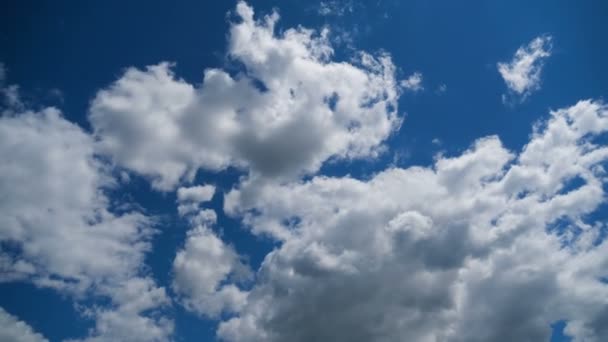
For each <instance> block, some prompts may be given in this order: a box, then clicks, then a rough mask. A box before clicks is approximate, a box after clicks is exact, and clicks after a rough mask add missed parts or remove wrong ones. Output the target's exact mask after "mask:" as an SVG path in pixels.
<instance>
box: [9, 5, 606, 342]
mask: <svg viewBox="0 0 608 342" xmlns="http://www.w3.org/2000/svg"><path fill="white" fill-rule="evenodd" d="M236 14H237V16H238V22H234V23H232V24H231V26H230V33H229V39H228V55H229V57H230V59H231V61H232V62H234V64H235V65H237V66H238V68H240V71H239V72H232V73H229V72H228V71H225V70H221V69H207V70H206V71H205V73H204V79H203V82H202V84H201V85H192V84H189V83H188V82H186V81H185V80H182V79H180V78H178V77H176V76H175V75H174V74H173V72H172V66H171V64H169V63H160V64H157V65H153V66H149V67H147V68H146V69H144V70H141V69H136V68H129V69H127V70H126V71H125V73H124V74H123V75H122V76H121V77H120V78H119V79H118V80H117V81H116V82H114V83H113V84H111V85H110V86H108V87H106V88H105V89H102V90H100V91H99V92H97V94H96V95H95V98H94V99H93V101H92V103H91V106H90V111H89V116H88V118H89V119H90V122H91V127H92V130H93V132H92V133H91V134H89V133H87V132H85V131H84V130H82V129H81V128H79V127H78V126H77V125H75V124H73V123H70V122H68V121H67V120H65V119H64V118H63V117H62V116H61V113H60V112H59V111H58V110H57V109H54V108H45V109H42V110H40V111H28V110H26V109H25V105H24V104H23V103H21V102H20V101H19V97H18V91H17V90H18V88H17V87H16V86H12V87H9V88H3V89H0V90H2V93H3V94H4V96H5V97H7V99H6V101H5V102H6V103H7V104H8V105H7V107H8V108H2V116H1V117H0V156H1V157H2V160H3V162H2V163H1V164H0V193H1V194H2V198H1V199H0V281H2V282H9V281H27V282H31V283H33V284H35V285H37V286H40V287H50V288H54V289H56V290H57V291H59V292H60V293H63V294H68V295H70V296H72V298H74V299H75V301H80V300H83V299H86V300H90V302H92V303H93V305H91V306H89V307H86V308H83V309H82V313H84V314H85V315H87V316H90V317H92V318H94V320H95V324H94V327H93V328H92V329H91V331H90V334H89V336H88V337H85V340H88V341H159V342H160V341H169V340H171V339H172V333H173V321H172V320H171V319H170V318H169V317H168V312H167V311H166V310H165V308H167V307H168V306H169V305H170V303H171V299H170V298H169V296H168V295H167V293H166V291H165V289H164V288H163V287H160V286H158V285H157V284H156V282H155V281H154V280H153V279H152V278H151V277H150V275H149V270H147V268H146V266H145V262H144V259H145V255H146V253H147V252H148V251H149V250H150V249H151V243H150V242H151V237H152V236H153V235H154V234H155V232H156V230H155V228H154V225H155V220H154V219H153V218H151V217H148V216H146V215H145V214H143V213H142V212H141V211H139V210H135V209H133V207H132V206H129V205H126V204H128V203H120V202H118V203H117V202H116V201H115V199H113V197H114V196H112V195H110V192H111V191H113V190H115V189H116V187H117V186H118V185H119V183H118V182H116V181H115V179H114V177H113V174H115V173H117V172H116V171H121V170H122V169H127V170H130V171H132V172H135V173H138V174H140V175H143V176H144V177H146V179H148V180H150V182H151V184H152V186H153V187H154V188H155V189H156V190H162V191H172V190H176V189H177V191H176V192H175V199H176V202H177V213H178V215H179V216H180V218H181V219H183V220H185V221H186V222H187V224H188V225H189V227H190V231H189V232H188V233H187V234H186V238H185V242H184V244H183V246H182V247H179V248H178V249H177V251H176V252H175V255H174V256H175V257H174V259H173V263H172V270H171V276H172V279H171V288H172V292H171V293H173V294H175V296H176V302H177V303H179V304H181V305H183V306H184V307H185V308H186V309H187V310H189V311H192V312H195V313H197V314H199V315H200V316H203V317H205V318H209V319H214V320H217V321H218V322H219V325H218V329H217V335H218V338H220V339H222V340H225V341H228V342H274V341H277V342H280V341H293V342H305V341H336V342H340V341H349V342H356V341H361V342H363V341H375V342H393V341H394V342H397V341H403V340H407V341H422V342H424V341H429V342H431V341H445V342H464V341H467V342H469V341H473V342H474V341H480V342H481V341H539V340H547V339H548V338H549V336H550V334H551V328H550V326H551V324H552V323H554V322H557V321H565V322H566V328H565V332H566V333H567V334H569V335H571V336H573V337H574V339H575V341H591V342H599V341H604V340H608V329H607V328H606V327H607V326H608V285H607V284H606V282H607V281H606V280H607V279H608V271H607V270H608V244H607V243H606V242H605V241H604V237H605V236H606V231H607V227H606V224H605V223H604V222H602V221H601V219H598V218H597V217H596V216H595V214H596V211H597V209H598V207H599V206H600V205H602V204H603V203H604V201H605V193H604V186H605V182H606V179H607V178H606V172H605V170H604V165H605V162H606V160H607V159H608V147H606V146H605V142H606V140H605V139H606V137H605V134H606V132H607V131H608V108H606V106H605V105H604V104H602V103H600V102H595V101H590V100H589V101H580V102H579V103H577V104H575V105H574V106H572V107H569V108H564V109H560V110H555V111H552V112H551V114H550V117H549V118H548V119H547V120H545V121H542V122H539V123H538V124H537V125H536V126H535V127H534V131H533V133H532V135H531V136H530V140H529V142H528V143H527V144H526V145H525V146H524V147H523V148H522V150H521V151H511V150H508V149H507V148H505V147H504V146H503V144H502V142H501V140H500V138H499V137H498V136H489V137H483V138H480V139H478V140H477V141H475V142H474V143H473V144H472V146H471V147H470V148H469V149H467V150H466V151H463V152H462V153H461V154H460V155H457V156H450V157H446V156H441V155H439V156H437V157H436V159H435V162H434V163H433V165H431V166H428V167H422V166H418V167H409V168H397V167H390V168H388V169H385V170H382V171H379V172H378V173H377V174H375V175H373V176H372V177H371V178H370V179H365V180H362V179H356V178H353V177H351V176H345V177H328V176H323V175H319V174H317V172H318V171H319V170H320V168H321V166H322V165H323V163H324V162H327V161H328V160H335V161H344V160H349V159H352V158H368V157H374V156H376V155H377V154H378V153H380V152H382V150H383V149H384V146H383V143H384V141H385V140H386V139H387V138H388V137H389V135H390V134H391V133H392V132H394V131H395V130H396V129H398V128H399V126H400V124H401V121H402V117H401V116H399V115H398V113H397V100H398V97H399V93H400V87H405V88H408V86H411V85H412V84H414V83H416V82H417V84H418V86H420V84H419V83H420V82H419V81H420V77H418V79H417V80H416V79H410V81H411V82H410V83H411V84H407V82H405V83H403V85H401V86H400V85H398V84H397V82H396V81H395V77H394V74H395V66H394V65H393V64H392V61H391V59H390V57H388V55H384V54H379V55H375V56H372V55H370V54H367V53H363V52H359V53H356V57H355V58H353V59H352V60H350V61H336V60H335V59H334V55H333V50H332V47H331V45H330V44H329V40H328V33H327V31H321V32H315V31H312V30H308V29H305V28H301V27H299V28H296V29H287V30H284V31H281V32H279V33H277V32H276V31H277V30H276V29H275V25H276V23H277V20H278V14H276V13H275V12H273V13H272V14H270V15H268V16H265V17H263V18H262V19H256V18H254V13H253V10H252V8H251V7H249V6H247V5H246V4H244V3H242V2H241V3H239V4H238V5H237V9H236ZM550 45H551V40H550V38H549V37H541V38H537V39H536V40H534V41H533V42H532V43H531V44H530V45H529V46H527V47H523V48H521V49H520V50H518V52H517V53H516V55H515V58H514V60H513V61H512V62H510V63H501V64H499V66H498V67H499V71H500V73H501V75H502V76H503V78H504V79H505V81H506V83H507V85H508V87H509V88H510V89H511V91H512V92H514V93H515V94H516V95H518V96H523V97H525V96H527V95H528V94H529V93H530V92H532V91H534V90H536V89H538V84H539V77H540V71H541V68H542V60H543V59H545V58H547V57H548V56H549V55H550V49H551V47H550ZM0 69H1V68H0ZM414 76H416V75H414ZM418 76H420V75H418ZM2 78H3V76H1V75H0V81H2ZM414 78H415V77H414ZM412 80H413V81H412ZM410 88H411V87H410ZM115 166H116V167H118V170H115V169H113V167H115ZM227 167H236V168H239V169H241V170H243V171H245V172H246V175H245V176H242V177H241V178H239V180H238V181H237V183H236V185H234V188H233V189H232V190H231V191H229V192H228V193H227V194H224V195H223V198H224V208H223V209H224V211H225V213H226V214H227V215H229V216H232V218H238V219H240V220H242V222H243V224H244V226H245V227H246V228H247V229H249V230H250V231H251V232H252V233H253V234H255V235H264V236H265V238H269V239H273V240H274V241H273V242H274V243H276V244H275V248H274V250H273V251H272V252H270V253H269V254H268V255H266V257H265V258H264V260H263V262H262V264H261V266H260V267H259V269H257V270H255V271H253V270H251V269H250V266H249V265H248V264H247V262H246V258H245V257H243V256H241V255H239V253H238V250H237V249H236V248H235V247H234V246H233V245H231V244H230V242H229V241H226V242H225V241H223V240H222V234H221V233H219V232H218V231H220V230H221V228H222V227H219V225H218V220H217V218H218V217H221V216H219V215H218V214H219V213H216V211H213V210H211V209H209V208H205V206H207V205H208V203H207V202H209V201H211V200H212V199H213V202H214V203H215V201H216V200H217V199H219V198H220V196H221V195H218V197H215V193H216V187H215V186H214V185H210V184H207V185H198V186H191V187H186V186H184V185H185V183H189V182H190V181H192V180H193V179H194V176H195V175H196V173H197V171H198V170H199V169H205V170H207V171H212V172H220V171H222V170H224V169H225V168H227ZM205 181H207V180H205ZM214 205H215V204H214ZM216 209H217V208H216ZM222 218H223V217H222ZM226 221H228V220H226ZM0 326H1V327H2V328H4V329H5V330H6V331H3V332H0V336H4V335H2V333H4V334H5V335H8V336H11V337H13V336H25V337H23V338H24V339H25V340H34V341H38V340H40V341H43V340H44V339H43V337H41V336H39V335H38V334H36V333H34V332H33V330H32V328H31V327H29V326H28V325H26V324H25V323H23V322H21V321H19V319H17V318H15V317H13V316H11V315H10V314H8V313H6V312H4V311H3V310H2V309H0ZM14 338H17V337H14Z"/></svg>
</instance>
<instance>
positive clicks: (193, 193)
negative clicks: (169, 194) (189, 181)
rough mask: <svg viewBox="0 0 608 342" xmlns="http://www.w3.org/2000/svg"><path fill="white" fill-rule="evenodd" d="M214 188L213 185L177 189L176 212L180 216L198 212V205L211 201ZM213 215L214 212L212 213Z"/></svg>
mask: <svg viewBox="0 0 608 342" xmlns="http://www.w3.org/2000/svg"><path fill="white" fill-rule="evenodd" d="M214 193H215V187H214V186H213V185H197V186H193V187H189V188H187V187H181V188H179V189H177V202H178V203H179V205H178V207H177V212H178V213H179V215H180V216H185V215H187V214H191V213H193V212H197V211H199V205H200V203H203V202H209V201H211V198H213V194H214ZM213 214H214V215H215V212H214V213H213Z"/></svg>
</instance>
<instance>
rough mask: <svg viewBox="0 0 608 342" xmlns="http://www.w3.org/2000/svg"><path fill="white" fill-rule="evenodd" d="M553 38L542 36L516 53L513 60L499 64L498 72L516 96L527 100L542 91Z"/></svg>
mask: <svg viewBox="0 0 608 342" xmlns="http://www.w3.org/2000/svg"><path fill="white" fill-rule="evenodd" d="M552 41H553V38H552V37H551V36H540V37H537V38H535V39H534V40H532V41H531V42H530V43H529V44H528V45H526V46H522V47H520V48H519V49H517V51H516V52H515V56H514V57H513V59H512V60H511V61H510V62H508V63H505V62H500V63H498V64H497V66H498V72H499V73H500V75H501V76H502V78H503V79H504V81H505V83H506V85H507V87H508V88H509V90H510V91H511V92H513V93H514V94H516V95H518V96H520V97H522V98H523V99H525V98H526V97H527V96H528V95H530V94H531V93H532V92H534V91H536V90H538V89H540V76H541V71H542V69H543V66H544V63H545V60H546V59H547V58H548V57H550V56H551V49H552V46H553V44H552Z"/></svg>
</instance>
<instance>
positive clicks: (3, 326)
mask: <svg viewBox="0 0 608 342" xmlns="http://www.w3.org/2000/svg"><path fill="white" fill-rule="evenodd" d="M0 341H6V342H48V340H47V339H46V338H44V336H42V335H40V334H38V333H36V332H35V331H34V330H33V329H32V327H30V326H29V325H28V324H27V323H25V322H23V321H20V320H19V319H18V318H17V317H15V316H13V315H11V314H9V313H8V312H6V311H4V309H2V308H0Z"/></svg>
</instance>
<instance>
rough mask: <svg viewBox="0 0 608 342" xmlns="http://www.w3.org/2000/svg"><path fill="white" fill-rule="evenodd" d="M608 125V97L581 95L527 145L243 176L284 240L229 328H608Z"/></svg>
mask: <svg viewBox="0 0 608 342" xmlns="http://www.w3.org/2000/svg"><path fill="white" fill-rule="evenodd" d="M606 130H608V111H607V110H606V108H605V107H603V105H601V104H598V103H594V102H590V101H582V102H579V103H578V104H576V105H575V106H573V107H570V108H566V109H562V110H558V111H554V112H552V113H551V117H550V118H549V120H548V121H546V122H543V123H541V124H539V125H538V127H537V130H536V131H535V132H534V134H533V135H532V137H531V140H530V142H529V143H528V144H527V145H526V146H525V148H524V149H523V150H522V152H521V153H519V154H518V155H516V154H514V153H512V152H511V151H508V150H506V149H505V148H504V147H503V146H502V145H501V142H500V140H499V139H498V138H497V137H495V136H492V137H487V138H483V139H480V140H478V141H477V142H475V144H474V145H473V146H472V147H471V148H470V149H469V150H467V151H465V152H464V153H463V154H462V155H460V156H457V157H453V158H439V159H438V160H437V161H436V163H435V165H434V166H433V167H429V168H424V167H412V168H407V169H399V168H394V169H388V170H385V171H383V172H380V173H379V174H377V175H376V176H375V177H373V178H372V179H370V180H369V181H361V180H357V179H352V178H348V177H346V178H329V177H323V176H319V177H315V178H313V179H312V180H310V181H307V182H298V183H293V184H287V185H277V184H259V183H255V182H249V183H247V182H245V183H244V184H242V185H241V188H240V189H238V190H234V191H233V192H231V193H230V194H228V196H227V200H226V201H227V202H226V209H227V210H228V212H231V213H233V214H242V215H245V220H246V221H247V222H248V223H249V224H250V226H251V227H252V229H253V230H254V231H257V232H267V233H271V232H274V231H277V229H283V230H284V231H283V232H282V233H281V234H278V237H282V238H283V242H282V245H281V247H280V248H278V249H276V250H275V251H273V252H272V253H270V254H269V255H268V256H267V257H266V259H265V260H264V263H263V265H262V266H261V268H260V270H258V272H257V282H256V284H255V286H254V288H253V290H252V291H251V292H250V293H249V295H248V298H247V304H246V305H245V306H244V307H243V309H242V310H241V311H240V313H239V314H238V315H237V316H236V317H234V318H232V319H229V320H227V321H225V322H222V323H221V324H220V326H219V331H218V332H219V336H221V337H222V338H224V339H226V340H228V341H235V342H236V341H286V340H289V341H402V340H404V339H405V340H414V341H542V340H547V339H548V338H549V337H550V334H551V329H550V324H551V323H552V322H555V321H559V320H566V321H568V324H567V327H566V332H567V333H568V334H571V335H572V336H574V337H575V340H576V341H602V340H605V339H607V338H608V331H607V330H606V329H605V327H606V326H608V309H607V308H608V286H606V284H605V283H604V282H603V281H602V279H603V278H602V277H605V276H606V272H607V271H606V270H607V266H608V244H607V243H606V242H604V241H603V235H602V234H603V232H605V230H606V227H605V223H603V222H601V221H598V222H593V221H592V220H590V219H588V218H589V217H590V216H589V214H590V213H592V212H594V210H596V209H597V208H598V206H599V205H600V204H601V203H603V201H604V196H605V194H604V190H603V186H604V181H605V177H606V175H605V171H604V169H603V167H602V164H603V163H604V162H605V160H606V158H607V157H608V148H606V147H604V146H601V145H597V137H598V135H601V134H603V133H605V132H606ZM250 209H255V210H254V211H251V210H250ZM269 227H275V228H273V229H268V228H269ZM277 227H280V228H277Z"/></svg>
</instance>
